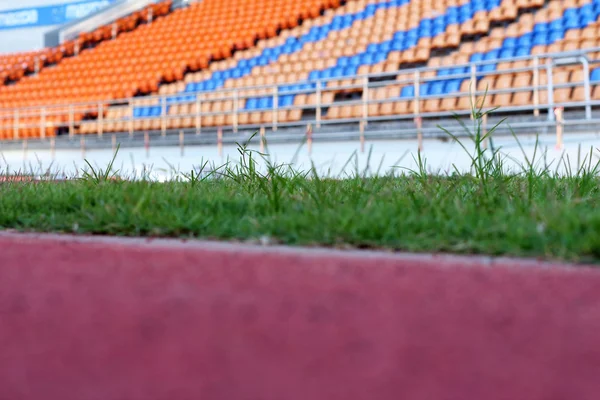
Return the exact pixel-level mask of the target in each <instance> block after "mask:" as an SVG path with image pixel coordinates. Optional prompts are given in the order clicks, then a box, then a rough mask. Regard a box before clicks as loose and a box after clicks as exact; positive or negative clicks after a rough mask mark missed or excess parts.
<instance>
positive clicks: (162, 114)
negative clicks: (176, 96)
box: [160, 96, 167, 137]
mask: <svg viewBox="0 0 600 400" xmlns="http://www.w3.org/2000/svg"><path fill="white" fill-rule="evenodd" d="M160 102H161V104H160V105H161V110H160V119H161V121H160V133H161V135H162V136H163V137H165V136H167V98H166V96H161V98H160Z"/></svg>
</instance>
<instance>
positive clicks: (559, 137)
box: [554, 107, 564, 150]
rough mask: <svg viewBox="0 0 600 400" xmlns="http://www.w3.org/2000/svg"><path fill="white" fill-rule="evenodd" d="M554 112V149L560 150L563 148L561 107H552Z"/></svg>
mask: <svg viewBox="0 0 600 400" xmlns="http://www.w3.org/2000/svg"><path fill="white" fill-rule="evenodd" d="M554 114H556V149H557V150H560V149H562V148H563V130H564V127H563V123H564V119H563V108H562V107H556V108H555V109H554Z"/></svg>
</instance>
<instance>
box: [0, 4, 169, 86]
mask: <svg viewBox="0 0 600 400" xmlns="http://www.w3.org/2000/svg"><path fill="white" fill-rule="evenodd" d="M170 5H171V0H169V1H164V2H161V3H157V4H151V5H149V6H147V7H144V8H143V9H142V10H139V11H137V12H135V13H132V14H131V15H128V16H126V17H123V18H120V19H118V20H116V21H114V22H113V23H111V24H110V25H106V26H101V27H99V28H97V29H96V30H94V31H93V32H85V33H82V34H81V35H80V37H79V38H77V39H76V40H72V41H68V42H65V43H63V44H61V45H60V46H57V47H55V48H46V49H43V50H39V51H31V52H26V53H15V54H8V55H0V83H2V84H5V83H7V82H15V81H18V80H20V79H21V78H23V77H24V76H25V75H27V74H32V73H34V72H39V71H40V70H41V69H43V68H44V67H45V66H48V65H54V64H57V63H59V62H60V61H61V60H62V59H63V58H65V57H71V56H73V55H76V54H77V53H78V52H79V49H83V48H85V47H89V46H94V45H95V44H97V43H99V42H101V41H103V40H110V39H113V38H114V37H115V36H116V35H118V34H120V33H122V32H128V31H131V30H133V29H135V27H137V26H138V24H139V23H140V22H148V21H149V20H150V19H152V18H157V17H161V16H163V15H166V14H168V13H169V11H170Z"/></svg>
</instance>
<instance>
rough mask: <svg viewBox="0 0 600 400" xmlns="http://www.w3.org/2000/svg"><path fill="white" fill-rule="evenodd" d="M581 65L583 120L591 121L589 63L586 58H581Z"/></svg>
mask: <svg viewBox="0 0 600 400" xmlns="http://www.w3.org/2000/svg"><path fill="white" fill-rule="evenodd" d="M581 64H583V91H584V94H583V95H584V99H585V119H587V120H590V119H592V106H591V105H590V102H591V97H592V94H591V90H592V89H591V87H590V63H589V62H588V60H587V58H585V57H581Z"/></svg>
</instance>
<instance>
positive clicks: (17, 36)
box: [0, 0, 112, 54]
mask: <svg viewBox="0 0 600 400" xmlns="http://www.w3.org/2000/svg"><path fill="white" fill-rule="evenodd" d="M81 1H88V0H17V1H14V0H0V17H1V16H2V14H1V13H6V12H8V11H13V10H14V11H18V10H22V9H31V8H33V7H48V6H60V5H64V4H71V3H79V2H81ZM89 1H96V0H89ZM111 1H112V0H111ZM74 11H76V12H81V11H85V7H81V9H78V10H74ZM30 17H31V18H34V16H29V15H28V14H27V13H23V14H22V15H17V16H14V15H13V16H11V20H12V21H14V20H15V19H16V18H18V19H19V20H23V19H25V20H27V19H28V18H30ZM40 18H41V16H40ZM0 22H2V21H0ZM0 25H3V24H1V23H0ZM58 26H60V24H54V25H45V26H32V27H15V28H13V29H2V28H0V54H6V53H14V52H21V51H31V50H39V49H41V48H43V47H44V35H45V34H46V33H47V32H49V31H51V30H53V29H56V28H57V27H58Z"/></svg>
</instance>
